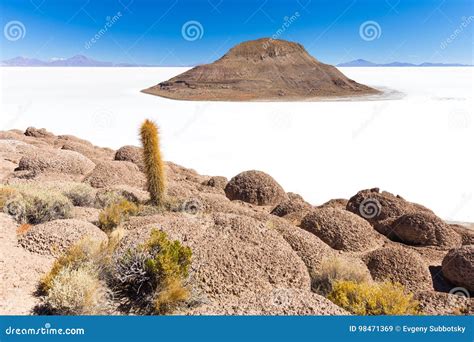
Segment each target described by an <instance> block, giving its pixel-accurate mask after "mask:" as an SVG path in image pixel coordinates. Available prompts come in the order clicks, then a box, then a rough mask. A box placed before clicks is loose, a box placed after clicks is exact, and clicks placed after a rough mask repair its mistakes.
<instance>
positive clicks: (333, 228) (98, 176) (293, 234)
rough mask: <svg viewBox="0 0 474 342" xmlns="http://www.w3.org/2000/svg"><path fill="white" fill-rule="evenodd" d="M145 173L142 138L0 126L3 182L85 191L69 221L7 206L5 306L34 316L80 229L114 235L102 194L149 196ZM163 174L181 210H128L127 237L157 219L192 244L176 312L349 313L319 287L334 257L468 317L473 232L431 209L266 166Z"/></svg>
mask: <svg viewBox="0 0 474 342" xmlns="http://www.w3.org/2000/svg"><path fill="white" fill-rule="evenodd" d="M142 170H143V164H142V161H141V150H140V148H138V147H133V146H124V147H122V148H120V149H119V150H117V151H114V150H111V149H108V148H101V147H96V146H93V145H92V144H91V143H89V142H87V141H85V140H82V139H79V138H76V137H73V136H69V135H62V136H56V135H53V134H52V133H50V132H47V131H46V130H44V129H35V128H28V129H27V130H26V132H21V131H18V130H11V131H4V132H0V183H1V184H3V186H5V185H10V186H11V185H14V186H17V187H26V188H28V189H42V190H41V191H46V190H48V189H49V190H51V191H53V190H54V191H63V192H64V191H66V190H67V189H70V188H72V187H74V186H77V185H83V186H84V189H86V192H85V195H84V196H83V197H81V198H80V200H79V199H77V200H75V201H73V202H74V203H69V204H65V205H70V206H71V207H70V211H68V215H67V217H65V218H62V219H54V217H53V219H52V220H49V221H47V222H42V223H38V224H35V223H33V224H30V225H22V224H20V223H19V222H18V220H16V221H15V214H16V213H15V211H14V210H12V208H4V213H2V214H0V274H1V277H2V281H1V284H0V314H31V313H33V312H34V310H35V308H36V307H37V306H38V305H39V304H40V303H41V297H40V296H38V295H37V293H36V292H37V286H38V282H39V280H40V278H41V277H42V275H43V274H44V273H45V272H47V271H48V270H49V269H50V268H51V265H52V264H53V262H54V260H55V259H56V258H57V257H58V256H59V255H61V254H62V253H64V252H65V251H66V250H67V249H68V248H69V247H70V246H72V245H73V244H75V243H77V242H78V241H80V240H81V239H82V238H83V237H84V236H88V237H90V238H92V239H94V240H97V241H107V239H108V235H107V234H106V233H105V232H104V231H103V230H101V229H100V228H99V227H98V225H97V222H98V220H99V212H100V210H101V209H100V206H98V204H97V203H100V202H101V200H102V199H103V198H105V197H107V196H110V194H119V195H120V196H124V197H126V198H127V199H129V200H130V201H134V202H136V203H146V202H147V200H148V193H147V192H146V191H145V190H144V189H145V182H146V181H145V176H144V174H143V173H142ZM166 172H167V179H168V196H169V198H171V199H172V200H173V201H174V202H175V203H176V206H175V209H174V210H168V211H164V212H153V211H150V212H144V213H141V214H140V215H137V216H131V217H129V218H128V219H127V220H126V221H125V222H123V223H121V228H123V229H124V231H125V236H124V237H123V239H122V240H121V244H122V245H123V246H129V245H134V244H137V243H140V242H142V241H144V239H146V237H147V236H149V233H150V231H151V230H152V229H153V228H158V229H160V230H162V231H165V232H166V233H167V234H168V235H169V236H170V237H171V238H173V239H176V240H179V241H180V242H181V243H182V244H183V245H186V246H189V247H190V248H191V249H192V251H193V259H192V265H191V272H190V274H191V275H190V280H189V283H190V284H192V287H193V293H195V296H194V298H195V303H194V304H193V305H188V306H185V307H181V308H180V309H179V310H178V311H177V312H176V313H178V314H247V315H248V314H258V315H260V314H264V315H265V314H271V315H280V314H285V315H307V314H312V315H343V314H348V312H347V311H346V310H344V309H342V308H340V307H339V306H337V305H335V304H334V303H333V302H331V301H330V300H328V299H327V298H325V297H324V296H322V295H321V294H318V293H316V292H314V291H313V290H314V288H313V290H312V281H313V280H314V279H313V278H314V276H315V275H316V274H318V272H320V268H321V265H322V263H323V262H324V261H325V260H327V259H329V258H333V257H338V258H339V259H340V260H345V261H346V262H347V263H349V264H350V265H351V267H352V268H354V269H357V270H358V271H360V272H361V273H365V274H366V275H367V277H369V278H371V279H372V280H374V281H383V280H390V281H393V282H398V283H400V284H402V285H403V286H404V287H405V289H406V290H407V291H409V292H411V293H413V294H414V297H415V299H417V300H418V301H419V304H420V308H421V312H422V313H426V314H443V315H444V314H460V313H461V314H466V313H471V314H472V311H473V309H472V299H469V298H468V296H469V294H470V293H473V291H474V233H473V231H472V230H469V229H466V228H465V227H463V226H461V225H450V224H447V223H445V222H444V221H443V220H441V219H440V218H439V217H437V216H436V215H435V214H434V213H433V212H432V211H431V210H429V209H428V208H425V207H423V206H421V205H419V204H416V203H411V202H408V201H406V200H405V199H403V198H402V197H400V196H395V195H392V194H391V193H388V192H380V191H379V190H378V189H368V190H362V191H360V192H358V193H357V194H355V195H354V196H353V197H351V198H350V199H349V200H346V199H333V200H329V201H328V202H326V203H324V204H322V205H319V206H314V205H311V204H309V203H307V202H306V201H305V200H304V199H303V198H302V197H301V196H299V195H297V194H293V193H286V192H285V191H284V189H283V188H282V187H281V186H280V185H279V184H278V183H277V182H276V181H275V180H274V179H273V178H272V177H270V176H269V175H267V174H266V173H263V172H260V171H246V172H243V173H241V174H239V175H237V176H236V177H234V178H232V179H231V180H230V181H228V180H227V179H226V178H225V177H219V176H213V177H210V176H203V175H199V174H198V173H196V172H195V171H193V170H190V169H186V168H184V167H181V166H179V165H176V164H173V163H171V162H168V163H166ZM44 189H46V190H44ZM38 191H40V190H38ZM60 210H62V208H57V211H58V212H59V211H60ZM55 214H58V213H55ZM455 293H457V294H463V296H459V295H456V294H455ZM108 313H112V314H115V313H120V312H118V311H114V310H112V311H109V312H108Z"/></svg>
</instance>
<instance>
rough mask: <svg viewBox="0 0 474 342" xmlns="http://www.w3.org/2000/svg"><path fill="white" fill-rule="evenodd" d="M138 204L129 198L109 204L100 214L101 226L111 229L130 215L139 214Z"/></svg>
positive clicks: (107, 229) (103, 228) (106, 229)
mask: <svg viewBox="0 0 474 342" xmlns="http://www.w3.org/2000/svg"><path fill="white" fill-rule="evenodd" d="M138 212H139V209H138V206H137V205H136V204H135V203H132V202H129V201H127V200H125V199H124V200H121V201H120V202H117V203H112V204H109V205H108V206H107V207H106V208H105V209H104V210H102V211H101V212H100V214H99V227H100V228H101V229H102V230H104V231H111V230H113V229H114V228H116V227H117V226H118V225H119V224H120V223H122V222H123V221H124V220H125V219H127V218H128V217H129V216H132V215H137V214H138Z"/></svg>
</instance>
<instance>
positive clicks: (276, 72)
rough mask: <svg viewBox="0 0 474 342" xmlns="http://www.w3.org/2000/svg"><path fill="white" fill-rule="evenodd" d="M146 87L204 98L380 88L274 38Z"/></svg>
mask: <svg viewBox="0 0 474 342" xmlns="http://www.w3.org/2000/svg"><path fill="white" fill-rule="evenodd" d="M143 92H144V93H148V94H153V95H158V96H162V97H166V98H171V99H176V100H198V101H199V100H201V101H255V100H261V101H262V100H263V101H264V100H267V101H271V100H273V101H287V100H290V101H295V100H311V99H321V98H325V97H341V96H357V95H369V94H377V93H379V91H378V90H376V89H374V88H371V87H368V86H366V85H363V84H360V83H357V82H355V81H353V80H351V79H349V78H347V77H346V76H345V75H344V74H342V73H341V72H340V71H339V70H338V69H337V68H336V67H334V66H332V65H328V64H324V63H321V62H319V61H318V60H316V59H315V58H314V57H312V56H311V55H310V54H309V53H308V52H307V51H306V50H305V48H304V47H303V46H302V45H301V44H298V43H294V42H289V41H285V40H277V39H269V38H262V39H257V40H252V41H247V42H243V43H240V44H238V45H236V46H235V47H233V48H232V49H230V50H229V51H228V52H227V53H226V54H225V55H224V56H223V57H221V58H220V59H219V60H217V61H215V62H214V63H211V64H205V65H199V66H196V67H194V68H192V69H190V70H188V71H186V72H184V73H182V74H180V75H178V76H175V77H173V78H171V79H170V80H168V81H165V82H161V83H159V84H157V85H155V86H153V87H150V88H148V89H144V90H143Z"/></svg>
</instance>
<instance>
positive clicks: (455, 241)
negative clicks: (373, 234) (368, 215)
mask: <svg viewBox="0 0 474 342" xmlns="http://www.w3.org/2000/svg"><path fill="white" fill-rule="evenodd" d="M388 237H389V238H391V239H394V240H399V241H401V242H403V243H405V244H408V245H415V246H441V247H456V246H460V245H461V244H462V238H461V236H460V235H459V234H458V233H457V232H455V231H454V230H453V229H452V228H451V227H449V226H448V225H447V224H446V223H445V222H444V221H443V220H441V219H440V218H438V217H436V216H434V215H431V214H428V213H412V214H405V215H402V216H400V217H399V218H398V219H396V220H395V221H394V222H393V223H392V229H391V231H390V234H389V236H388Z"/></svg>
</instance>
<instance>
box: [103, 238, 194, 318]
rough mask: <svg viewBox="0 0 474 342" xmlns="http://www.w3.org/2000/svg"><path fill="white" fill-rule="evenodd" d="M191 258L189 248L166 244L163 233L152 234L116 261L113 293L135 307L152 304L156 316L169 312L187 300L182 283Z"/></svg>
mask: <svg viewBox="0 0 474 342" xmlns="http://www.w3.org/2000/svg"><path fill="white" fill-rule="evenodd" d="M191 256H192V252H191V249H190V248H189V247H185V246H182V245H181V243H180V242H179V241H171V240H169V238H168V236H167V235H166V233H165V232H162V231H158V230H153V231H152V232H151V235H150V238H149V240H148V241H147V242H146V243H145V244H144V245H141V246H138V247H136V248H133V249H129V250H127V251H126V252H125V253H123V254H122V255H121V256H117V258H116V259H115V262H114V267H113V268H112V270H113V271H112V273H111V281H112V284H113V287H114V292H116V293H119V294H120V295H121V296H125V297H127V298H128V299H129V300H131V301H132V302H135V305H139V306H142V307H147V306H149V305H150V304H151V306H152V311H153V312H155V313H159V314H162V313H166V312H169V311H171V310H172V309H173V308H174V307H175V306H176V305H177V304H179V303H182V302H183V301H185V300H186V299H187V298H188V297H189V292H188V290H187V289H186V287H185V286H184V285H183V282H184V281H185V280H186V279H187V277H188V268H189V266H190V264H191ZM144 302H147V303H144Z"/></svg>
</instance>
